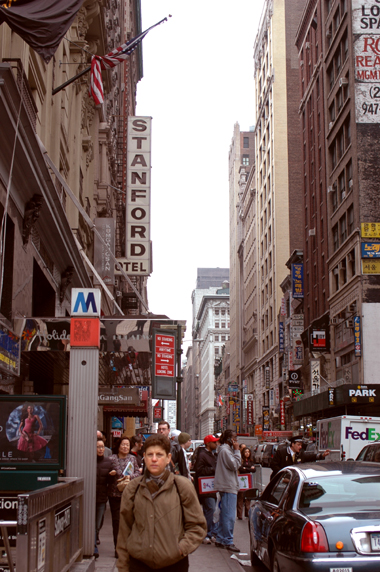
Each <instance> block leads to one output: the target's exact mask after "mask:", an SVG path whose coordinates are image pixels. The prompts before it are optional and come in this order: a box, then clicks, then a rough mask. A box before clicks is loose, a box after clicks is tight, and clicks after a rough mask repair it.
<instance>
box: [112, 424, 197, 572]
mask: <svg viewBox="0 0 380 572" xmlns="http://www.w3.org/2000/svg"><path fill="white" fill-rule="evenodd" d="M144 448H145V450H144V460H145V473H144V475H143V476H142V477H137V478H136V479H134V480H133V481H131V482H130V484H129V485H128V486H127V487H126V488H125V490H124V492H123V496H122V500H121V510H120V526H119V536H118V541H117V553H118V555H119V558H118V561H117V563H116V566H117V568H118V570H119V572H151V571H153V570H160V571H161V572H187V571H188V569H189V559H188V555H189V554H190V553H191V552H194V550H196V549H197V548H198V546H199V545H200V544H201V543H202V541H203V539H204V537H205V536H206V533H207V524H206V519H205V517H204V516H203V512H202V508H201V506H200V504H199V501H198V498H197V495H196V492H195V488H194V486H193V485H192V484H191V482H190V481H189V480H188V479H186V478H185V477H182V476H180V475H174V474H173V473H171V472H170V470H169V467H168V465H169V464H170V460H171V454H170V441H169V439H168V438H167V437H165V436H164V435H151V436H150V437H148V439H147V440H146V441H145V447H144ZM169 523H170V526H168V525H169Z"/></svg>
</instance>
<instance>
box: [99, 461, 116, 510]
mask: <svg viewBox="0 0 380 572" xmlns="http://www.w3.org/2000/svg"><path fill="white" fill-rule="evenodd" d="M113 470H115V471H116V470H117V467H116V465H115V460H114V459H112V457H104V456H103V457H99V455H98V456H97V458H96V502H97V503H103V502H107V500H108V494H107V485H111V484H112V483H113V482H114V481H115V480H116V476H112V475H110V474H109V473H110V471H113Z"/></svg>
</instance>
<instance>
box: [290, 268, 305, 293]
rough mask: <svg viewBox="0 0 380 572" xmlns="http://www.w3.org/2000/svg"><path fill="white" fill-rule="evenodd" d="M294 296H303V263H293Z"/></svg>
mask: <svg viewBox="0 0 380 572" xmlns="http://www.w3.org/2000/svg"><path fill="white" fill-rule="evenodd" d="M292 296H293V298H303V264H292Z"/></svg>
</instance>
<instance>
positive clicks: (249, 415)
mask: <svg viewBox="0 0 380 572" xmlns="http://www.w3.org/2000/svg"><path fill="white" fill-rule="evenodd" d="M247 425H253V395H247Z"/></svg>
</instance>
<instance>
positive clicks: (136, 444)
mask: <svg viewBox="0 0 380 572" xmlns="http://www.w3.org/2000/svg"><path fill="white" fill-rule="evenodd" d="M142 448H143V440H142V437H141V435H133V436H132V437H131V450H130V454H131V455H133V456H134V457H135V458H136V461H137V464H138V466H139V468H141V467H142V452H141V449H142Z"/></svg>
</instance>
